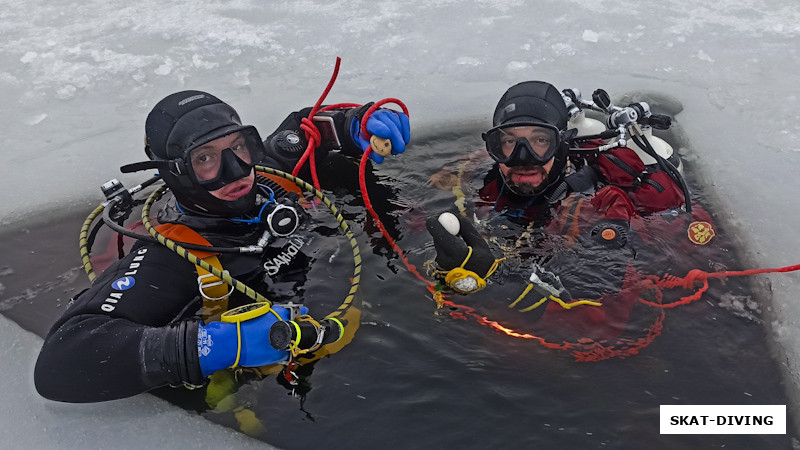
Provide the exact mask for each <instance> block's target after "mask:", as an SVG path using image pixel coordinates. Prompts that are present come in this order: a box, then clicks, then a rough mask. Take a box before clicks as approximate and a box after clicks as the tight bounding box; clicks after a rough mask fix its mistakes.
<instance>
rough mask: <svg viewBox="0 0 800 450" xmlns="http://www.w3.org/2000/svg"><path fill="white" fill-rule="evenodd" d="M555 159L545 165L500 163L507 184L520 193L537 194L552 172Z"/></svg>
mask: <svg viewBox="0 0 800 450" xmlns="http://www.w3.org/2000/svg"><path fill="white" fill-rule="evenodd" d="M552 168H553V159H550V161H548V162H547V164H545V165H543V166H514V167H508V166H506V165H505V164H500V171H501V172H503V175H505V179H506V184H508V185H509V187H511V188H512V189H513V190H514V192H517V193H519V194H523V195H526V194H535V193H536V189H537V188H539V187H540V186H541V185H542V184H543V183H544V181H545V180H546V179H547V175H549V174H550V169H552Z"/></svg>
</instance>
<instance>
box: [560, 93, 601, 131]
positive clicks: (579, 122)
mask: <svg viewBox="0 0 800 450" xmlns="http://www.w3.org/2000/svg"><path fill="white" fill-rule="evenodd" d="M561 97H562V98H563V99H564V103H565V104H566V105H567V111H569V121H568V122H567V129H571V128H574V129H576V130H578V134H576V135H575V137H576V138H582V137H585V136H594V135H597V134H600V133H602V132H604V131H606V126H605V125H604V124H603V122H601V121H599V120H597V119H592V118H590V117H586V111H584V110H583V108H581V107H580V106H578V105H580V104H582V103H585V102H583V100H582V98H581V91H579V90H578V89H564V90H563V91H562V93H561Z"/></svg>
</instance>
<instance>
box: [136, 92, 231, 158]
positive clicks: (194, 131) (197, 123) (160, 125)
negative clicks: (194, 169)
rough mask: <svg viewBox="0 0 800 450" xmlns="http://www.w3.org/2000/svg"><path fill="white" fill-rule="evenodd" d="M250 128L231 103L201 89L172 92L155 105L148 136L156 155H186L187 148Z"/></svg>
mask: <svg viewBox="0 0 800 450" xmlns="http://www.w3.org/2000/svg"><path fill="white" fill-rule="evenodd" d="M243 128H246V127H245V126H243V125H242V121H241V119H239V115H238V114H237V113H236V111H235V110H234V109H233V108H232V107H231V106H230V105H228V104H227V103H224V102H223V101H222V100H220V99H218V98H217V97H214V96H213V95H211V94H208V93H205V92H201V91H182V92H176V93H175V94H172V95H169V96H167V97H166V98H164V99H163V100H161V101H160V102H158V104H156V106H155V107H154V108H153V110H152V111H151V112H150V114H149V115H148V116H147V121H146V122H145V136H146V143H147V146H148V148H149V149H150V150H149V151H150V152H151V153H152V154H148V156H150V157H151V158H153V157H154V159H176V158H182V157H183V156H184V154H185V153H186V151H187V150H190V149H192V148H195V147H197V146H199V145H202V144H205V143H207V142H210V141H213V140H214V139H217V138H219V137H222V136H225V135H228V134H230V133H233V132H234V131H239V130H241V129H243Z"/></svg>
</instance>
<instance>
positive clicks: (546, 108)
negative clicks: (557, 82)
mask: <svg viewBox="0 0 800 450" xmlns="http://www.w3.org/2000/svg"><path fill="white" fill-rule="evenodd" d="M492 117H493V121H492V126H495V127H496V126H499V125H506V124H511V123H515V122H540V123H546V124H549V125H552V126H554V127H556V128H557V129H559V130H564V129H566V128H567V121H568V120H569V112H568V111H567V106H566V104H565V103H564V99H563V97H562V96H561V93H560V92H559V91H558V89H556V88H555V87H554V86H553V85H551V84H550V83H545V82H544V81H523V82H522V83H519V84H515V85H514V86H511V87H510V88H508V90H507V91H506V92H505V94H503V96H502V97H500V101H499V102H497V107H496V108H495V110H494V115H493V116H492Z"/></svg>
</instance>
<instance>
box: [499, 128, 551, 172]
mask: <svg viewBox="0 0 800 450" xmlns="http://www.w3.org/2000/svg"><path fill="white" fill-rule="evenodd" d="M558 137H559V135H558V131H557V130H556V129H555V128H552V127H549V126H542V125H541V124H539V125H522V124H514V125H508V126H500V127H496V128H492V129H491V130H489V131H488V132H487V133H485V134H484V140H485V141H486V149H487V150H488V151H489V155H491V156H492V158H494V160H495V161H498V162H500V163H503V164H506V165H515V166H524V165H544V164H546V163H547V162H548V161H550V160H551V159H552V158H553V157H554V156H555V154H556V150H557V149H558V144H559V139H558Z"/></svg>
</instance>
